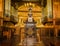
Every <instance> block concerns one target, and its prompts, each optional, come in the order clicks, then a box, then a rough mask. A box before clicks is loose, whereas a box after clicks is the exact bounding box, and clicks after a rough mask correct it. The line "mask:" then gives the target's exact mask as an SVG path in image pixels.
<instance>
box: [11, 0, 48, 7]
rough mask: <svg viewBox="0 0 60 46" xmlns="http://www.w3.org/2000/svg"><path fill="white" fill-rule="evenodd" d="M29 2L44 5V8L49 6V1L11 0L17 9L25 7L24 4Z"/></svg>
mask: <svg viewBox="0 0 60 46" xmlns="http://www.w3.org/2000/svg"><path fill="white" fill-rule="evenodd" d="M27 2H28V3H29V2H32V3H36V4H38V5H39V6H42V4H43V7H45V6H46V4H47V0H11V5H12V6H14V7H15V8H16V6H17V7H20V6H21V5H23V3H27Z"/></svg>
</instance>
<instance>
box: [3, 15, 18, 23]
mask: <svg viewBox="0 0 60 46" xmlns="http://www.w3.org/2000/svg"><path fill="white" fill-rule="evenodd" d="M4 22H12V23H13V24H16V23H17V22H18V17H15V16H13V15H11V16H8V15H6V16H4Z"/></svg>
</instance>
